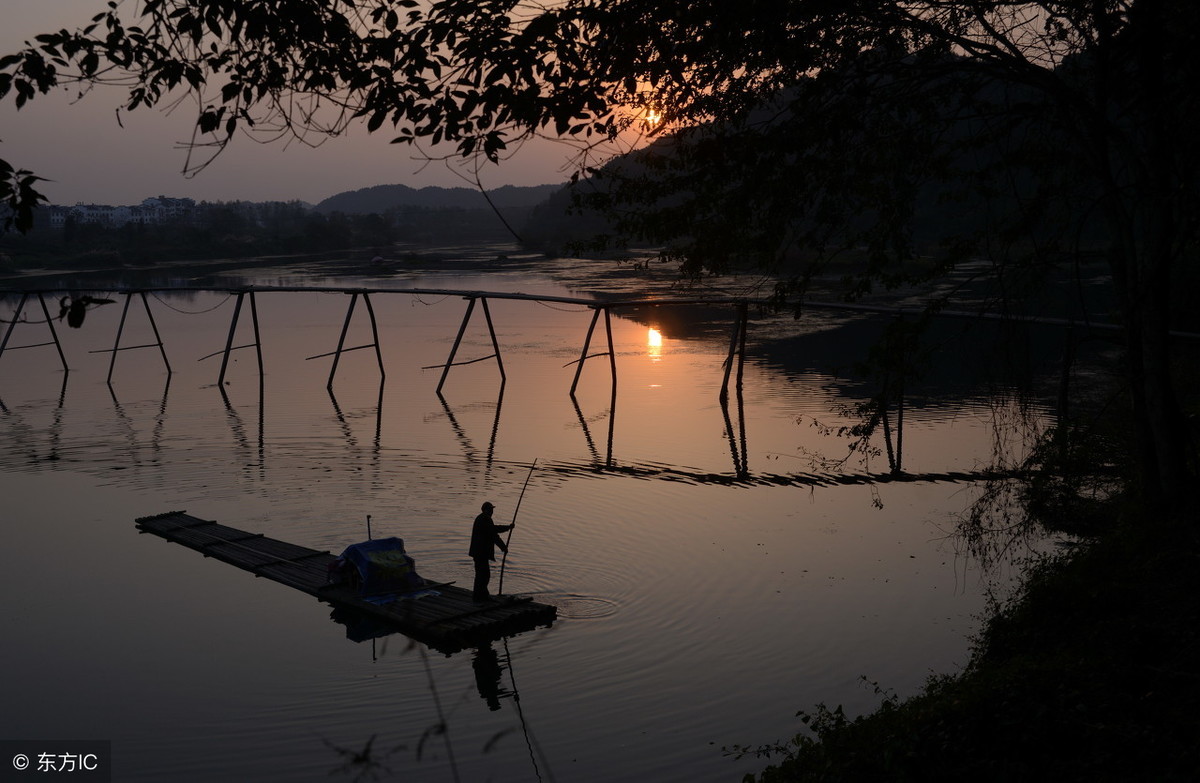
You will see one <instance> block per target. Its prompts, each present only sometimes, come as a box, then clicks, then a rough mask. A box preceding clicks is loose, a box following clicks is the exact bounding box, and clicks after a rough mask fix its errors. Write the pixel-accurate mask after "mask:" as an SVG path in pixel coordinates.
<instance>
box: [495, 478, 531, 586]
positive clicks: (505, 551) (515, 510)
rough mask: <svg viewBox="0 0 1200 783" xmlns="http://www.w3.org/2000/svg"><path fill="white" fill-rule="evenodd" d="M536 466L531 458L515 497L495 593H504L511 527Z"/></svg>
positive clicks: (514, 524)
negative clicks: (515, 501)
mask: <svg viewBox="0 0 1200 783" xmlns="http://www.w3.org/2000/svg"><path fill="white" fill-rule="evenodd" d="M536 467H537V458H536V457H535V458H534V460H533V464H532V465H530V466H529V475H528V476H526V477H525V484H524V485H523V486H522V487H521V494H520V496H519V497H518V498H517V507H516V508H514V509H513V518H512V527H510V528H509V529H508V537H507V538H505V539H504V557H502V558H500V582H499V583H498V584H497V585H496V594H497V595H503V593H504V566H505V565H507V564H508V542H509V541H511V540H512V532H513V528H514V527H516V526H517V512H518V511H520V510H521V500H522V499H523V498H524V497H525V487H528V486H529V479H531V478H533V469H534V468H536Z"/></svg>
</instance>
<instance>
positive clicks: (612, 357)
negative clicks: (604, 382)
mask: <svg viewBox="0 0 1200 783" xmlns="http://www.w3.org/2000/svg"><path fill="white" fill-rule="evenodd" d="M604 331H605V333H606V334H607V335H608V366H609V367H610V368H611V370H612V389H613V398H614V399H615V398H616V396H617V349H616V348H614V347H613V338H612V318H611V316H610V313H609V308H607V307H605V308H604Z"/></svg>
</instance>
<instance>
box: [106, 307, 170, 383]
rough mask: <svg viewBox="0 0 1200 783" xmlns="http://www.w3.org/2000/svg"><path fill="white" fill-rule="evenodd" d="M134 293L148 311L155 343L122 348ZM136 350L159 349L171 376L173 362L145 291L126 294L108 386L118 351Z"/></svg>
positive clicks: (118, 325) (109, 366) (110, 361)
mask: <svg viewBox="0 0 1200 783" xmlns="http://www.w3.org/2000/svg"><path fill="white" fill-rule="evenodd" d="M134 293H137V294H138V295H139V296H141V298H142V308H143V309H144V310H145V311H146V318H147V319H149V321H150V328H151V329H152V330H153V331H154V342H152V343H145V344H143V345H126V346H124V347H122V346H121V336H122V335H123V334H124V332H125V319H126V318H127V317H128V315H129V303H130V302H131V301H132V300H133V295H134ZM135 348H158V352H159V354H161V355H162V360H163V365H164V366H165V367H166V368H167V375H168V376H170V375H171V362H170V361H169V360H168V359H167V349H166V348H165V347H164V346H163V341H162V337H161V336H160V335H159V333H158V324H157V323H155V321H154V313H152V312H151V311H150V303H149V302H148V301H147V300H146V293H145V292H144V291H136V292H135V291H128V292H126V293H125V307H123V308H122V309H121V321H120V323H118V324H117V338H116V340H114V341H113V347H112V350H111V351H110V353H112V356H111V357H110V358H109V361H108V380H107V382H108V385H109V386H112V377H113V369H114V368H115V367H116V365H117V352H118V351H132V350H134V349H135ZM92 353H103V352H102V351H92Z"/></svg>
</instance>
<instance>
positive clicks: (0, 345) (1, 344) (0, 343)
mask: <svg viewBox="0 0 1200 783" xmlns="http://www.w3.org/2000/svg"><path fill="white" fill-rule="evenodd" d="M28 300H29V293H28V292H26V293H23V294H21V301H20V302H17V309H16V310H13V317H12V320H11V321H9V322H8V328H7V329H5V330H4V339H3V340H0V356H3V355H4V349H5V348H7V347H8V338H10V337H12V333H13V329H15V328H17V321H19V320H21V311H22V310H24V309H25V302H26V301H28Z"/></svg>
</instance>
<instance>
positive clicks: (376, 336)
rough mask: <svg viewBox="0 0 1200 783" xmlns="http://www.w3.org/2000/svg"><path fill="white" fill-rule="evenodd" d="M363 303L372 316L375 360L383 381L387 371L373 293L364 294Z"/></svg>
mask: <svg viewBox="0 0 1200 783" xmlns="http://www.w3.org/2000/svg"><path fill="white" fill-rule="evenodd" d="M363 304H365V305H366V306H367V315H369V316H370V317H371V339H373V340H374V341H375V361H376V362H377V363H378V364H379V379H380V381H382V380H383V379H384V378H386V377H387V373H386V372H385V371H384V369H383V351H382V350H380V347H379V325H378V324H377V323H376V322H375V308H374V307H372V306H371V295H370V294H367V293H364V294H363ZM382 388H383V387H382V386H380V396H381V397H382V396H383V391H382Z"/></svg>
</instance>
